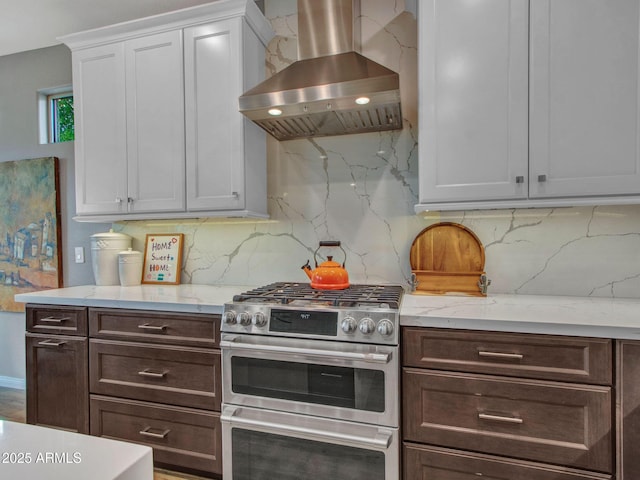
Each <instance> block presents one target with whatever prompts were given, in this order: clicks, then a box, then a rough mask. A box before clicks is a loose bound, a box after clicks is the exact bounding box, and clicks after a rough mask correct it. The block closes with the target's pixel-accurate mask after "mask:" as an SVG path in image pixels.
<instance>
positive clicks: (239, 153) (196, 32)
mask: <svg viewBox="0 0 640 480" xmlns="http://www.w3.org/2000/svg"><path fill="white" fill-rule="evenodd" d="M241 37H242V23H241V20H240V19H233V20H226V21H219V22H215V23H211V24H207V25H202V26H197V27H192V28H187V29H185V30H184V43H185V112H186V117H185V118H186V119H185V122H186V138H187V149H186V155H187V179H188V181H187V209H188V210H190V211H194V210H195V211H197V210H234V209H242V208H244V206H245V191H244V150H243V117H242V114H241V113H240V112H239V111H238V97H239V96H240V95H241V94H242V93H243V92H242V85H243V79H242V75H241V73H240V72H241V68H242V52H241V48H240V47H241Z"/></svg>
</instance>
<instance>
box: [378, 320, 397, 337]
mask: <svg viewBox="0 0 640 480" xmlns="http://www.w3.org/2000/svg"><path fill="white" fill-rule="evenodd" d="M378 333H379V334H380V335H382V336H383V337H388V336H390V335H392V334H393V323H391V321H389V320H387V319H386V318H385V319H383V320H380V321H379V322H378Z"/></svg>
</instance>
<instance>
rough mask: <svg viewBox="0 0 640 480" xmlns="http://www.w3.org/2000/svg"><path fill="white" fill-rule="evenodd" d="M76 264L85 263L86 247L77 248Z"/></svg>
mask: <svg viewBox="0 0 640 480" xmlns="http://www.w3.org/2000/svg"><path fill="white" fill-rule="evenodd" d="M76 263H84V247H76Z"/></svg>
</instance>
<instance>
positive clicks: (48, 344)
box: [38, 340, 67, 347]
mask: <svg viewBox="0 0 640 480" xmlns="http://www.w3.org/2000/svg"><path fill="white" fill-rule="evenodd" d="M65 343H67V342H63V341H62V340H57V341H56V340H43V341H41V342H38V345H42V346H43V347H61V346H62V345H64V344H65Z"/></svg>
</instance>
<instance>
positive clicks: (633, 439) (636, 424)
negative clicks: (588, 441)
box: [617, 340, 640, 479]
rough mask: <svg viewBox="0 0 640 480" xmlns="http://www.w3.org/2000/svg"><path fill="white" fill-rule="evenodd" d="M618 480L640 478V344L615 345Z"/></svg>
mask: <svg viewBox="0 0 640 480" xmlns="http://www.w3.org/2000/svg"><path fill="white" fill-rule="evenodd" d="M617 346H618V349H617V352H618V365H617V371H618V376H619V378H618V381H619V383H618V384H619V388H618V398H617V403H618V404H619V406H620V407H619V411H618V415H619V418H618V422H619V423H618V425H619V435H618V441H619V446H618V452H619V457H620V464H619V467H618V469H619V478H621V479H624V478H640V458H639V457H638V450H637V449H638V447H637V446H638V444H640V342H637V341H636V342H634V341H627V340H624V341H619V342H618V345H617Z"/></svg>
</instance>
